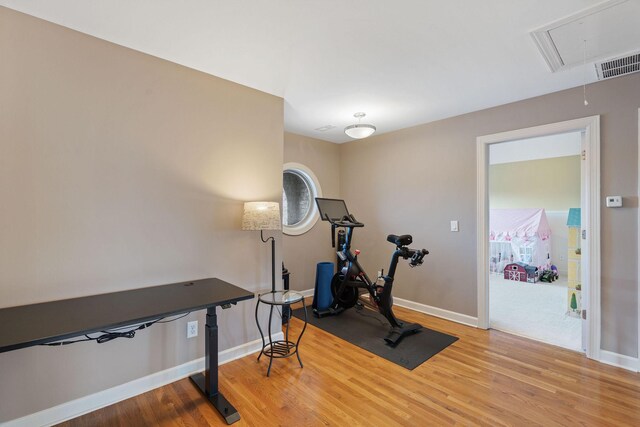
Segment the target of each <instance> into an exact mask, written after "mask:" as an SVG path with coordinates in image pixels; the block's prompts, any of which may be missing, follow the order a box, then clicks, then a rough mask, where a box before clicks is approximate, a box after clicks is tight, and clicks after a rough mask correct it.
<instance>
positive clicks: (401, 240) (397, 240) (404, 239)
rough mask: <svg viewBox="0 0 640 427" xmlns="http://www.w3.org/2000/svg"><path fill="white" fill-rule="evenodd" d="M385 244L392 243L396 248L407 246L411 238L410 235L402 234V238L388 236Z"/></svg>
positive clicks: (392, 235)
mask: <svg viewBox="0 0 640 427" xmlns="http://www.w3.org/2000/svg"><path fill="white" fill-rule="evenodd" d="M387 242H390V243H394V244H395V245H396V246H397V247H402V246H408V245H410V244H411V242H413V237H411V234H403V235H402V236H396V235H395V234H389V235H388V236H387Z"/></svg>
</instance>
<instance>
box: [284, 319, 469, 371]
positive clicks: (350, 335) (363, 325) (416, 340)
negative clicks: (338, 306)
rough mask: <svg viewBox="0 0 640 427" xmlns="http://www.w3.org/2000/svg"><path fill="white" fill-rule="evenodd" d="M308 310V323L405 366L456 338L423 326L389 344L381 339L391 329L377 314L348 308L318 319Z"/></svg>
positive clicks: (427, 355) (419, 361)
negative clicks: (339, 312)
mask: <svg viewBox="0 0 640 427" xmlns="http://www.w3.org/2000/svg"><path fill="white" fill-rule="evenodd" d="M302 310H303V309H302V308H299V309H297V310H294V311H293V315H294V316H295V317H297V318H298V319H304V313H303V311H302ZM307 313H308V317H307V320H308V323H309V324H310V325H313V326H316V327H318V328H320V329H322V330H323V331H326V332H328V333H330V334H332V335H335V336H337V337H338V338H342V339H343V340H345V341H348V342H350V343H351V344H354V345H357V346H358V347H360V348H362V349H364V350H367V351H368V352H370V353H373V354H375V355H377V356H379V357H382V358H384V359H387V360H388V361H390V362H393V363H395V364H397V365H400V366H402V367H404V368H407V369H414V368H416V367H418V366H420V365H421V364H422V363H424V362H425V361H426V360H428V359H429V358H431V357H432V356H434V355H436V354H438V353H439V352H441V351H442V350H444V349H445V348H447V347H448V346H450V345H451V344H453V343H454V342H456V341H457V340H458V338H457V337H454V336H452V335H447V334H444V333H442V332H438V331H434V330H432V329H428V328H424V327H423V328H422V329H421V330H420V331H418V332H417V333H415V334H412V335H408V336H406V337H404V338H403V339H402V341H400V342H399V343H398V345H397V346H396V347H391V346H389V345H387V344H386V341H385V340H384V337H386V336H387V333H388V331H389V329H390V327H389V323H388V322H387V319H385V318H384V316H382V315H381V314H380V313H377V312H375V311H371V310H367V309H362V310H356V309H355V308H351V309H349V310H346V311H344V312H342V313H341V314H339V315H337V316H327V317H323V318H321V319H319V318H317V317H315V316H314V315H313V313H312V310H311V308H310V307H309V308H308V311H307Z"/></svg>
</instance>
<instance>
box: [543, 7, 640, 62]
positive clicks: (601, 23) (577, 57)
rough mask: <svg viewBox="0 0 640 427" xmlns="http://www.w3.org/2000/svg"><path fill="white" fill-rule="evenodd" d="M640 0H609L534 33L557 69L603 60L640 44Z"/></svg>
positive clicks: (622, 53)
mask: <svg viewBox="0 0 640 427" xmlns="http://www.w3.org/2000/svg"><path fill="white" fill-rule="evenodd" d="M638 16H640V1H637V0H608V1H605V2H603V3H599V4H597V5H595V6H593V7H590V8H588V9H584V10H582V11H580V12H578V13H576V14H574V15H571V16H568V17H566V18H563V19H560V20H558V21H555V22H552V23H550V24H549V25H545V26H544V27H542V28H538V29H537V30H535V31H533V32H532V33H531V36H532V37H533V40H534V42H535V43H536V45H537V46H538V49H540V53H541V54H542V56H543V58H544V59H545V61H546V62H547V65H548V66H549V69H550V70H551V71H553V72H556V71H562V70H564V69H567V68H571V67H576V66H580V65H582V64H583V63H584V62H593V61H603V60H605V59H607V58H611V57H613V56H616V57H619V56H622V55H624V54H625V53H626V52H632V51H636V50H637V49H638V46H640V25H638Z"/></svg>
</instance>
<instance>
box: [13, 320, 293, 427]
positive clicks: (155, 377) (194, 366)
mask: <svg viewBox="0 0 640 427" xmlns="http://www.w3.org/2000/svg"><path fill="white" fill-rule="evenodd" d="M272 339H273V340H281V339H284V334H283V333H282V332H278V333H276V334H273V336H272ZM261 348H262V340H261V339H258V340H254V341H250V342H248V343H245V344H242V345H239V346H237V347H233V348H229V349H227V350H224V351H221V352H219V353H218V362H219V364H220V365H222V364H224V363H228V362H231V361H232V360H236V359H239V358H241V357H244V356H248V355H249V354H252V353H256V352H258V351H260V349H261ZM203 370H204V357H201V358H199V359H195V360H192V361H190V362H187V363H184V364H182V365H178V366H174V367H173V368H169V369H165V370H164V371H160V372H156V373H153V374H151V375H148V376H146V377H142V378H138V379H136V380H133V381H130V382H128V383H125V384H121V385H118V386H115V387H112V388H109V389H107V390H103V391H99V392H97V393H94V394H91V395H89V396H84V397H81V398H78V399H75V400H72V401H70V402H66V403H63V404H61V405H58V406H54V407H53V408H48V409H45V410H42V411H40V412H36V413H34V414H29V415H26V416H24V417H21V418H16V419H14V420H11V421H8V422H7V423H5V424H2V426H3V427H32V426H51V425H54V424H58V423H61V422H63V421H67V420H70V419H72V418H76V417H79V416H80V415H84V414H86V413H89V412H92V411H95V410H97V409H100V408H104V407H105V406H109V405H112V404H114V403H117V402H120V401H122V400H125V399H129V398H131V397H133V396H137V395H139V394H142V393H146V392H147V391H149V390H153V389H155V388H158V387H162V386H163V385H166V384H170V383H172V382H175V381H178V380H181V379H183V378H186V377H188V376H190V375H192V374H195V373H197V372H201V371H203Z"/></svg>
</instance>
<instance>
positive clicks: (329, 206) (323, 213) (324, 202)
mask: <svg viewBox="0 0 640 427" xmlns="http://www.w3.org/2000/svg"><path fill="white" fill-rule="evenodd" d="M316 204H317V205H318V210H319V211H320V218H321V219H322V220H323V221H328V220H333V221H340V220H341V219H342V218H344V217H345V216H348V215H349V211H348V210H347V204H346V203H345V202H344V200H339V199H323V198H321V197H316ZM327 217H328V218H327Z"/></svg>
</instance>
